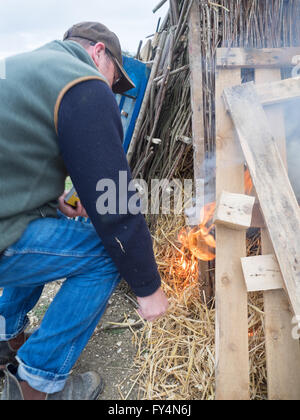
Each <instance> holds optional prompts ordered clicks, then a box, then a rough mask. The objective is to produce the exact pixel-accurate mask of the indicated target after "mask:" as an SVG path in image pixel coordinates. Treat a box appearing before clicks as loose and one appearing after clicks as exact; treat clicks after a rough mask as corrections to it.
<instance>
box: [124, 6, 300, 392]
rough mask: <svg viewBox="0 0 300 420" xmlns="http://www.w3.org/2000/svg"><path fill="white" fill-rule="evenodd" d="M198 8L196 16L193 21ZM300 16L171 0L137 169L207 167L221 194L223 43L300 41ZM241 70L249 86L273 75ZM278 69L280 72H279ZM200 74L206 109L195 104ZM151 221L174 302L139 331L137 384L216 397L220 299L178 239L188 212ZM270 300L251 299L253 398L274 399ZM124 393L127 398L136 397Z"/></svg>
mask: <svg viewBox="0 0 300 420" xmlns="http://www.w3.org/2000/svg"><path fill="white" fill-rule="evenodd" d="M163 3H165V1H162V2H160V3H159V5H160V4H163ZM159 5H158V7H159ZM191 10H193V12H194V13H196V14H194V15H193V16H194V21H193V20H192V18H191ZM195 16H197V18H196V21H195ZM299 23H300V2H299V1H297V0H252V1H249V0H215V1H214V2H212V1H209V0H178V1H176V0H172V1H171V0H170V9H169V13H168V15H167V16H166V18H165V19H164V21H163V22H162V23H161V24H160V25H159V28H158V30H157V32H156V33H155V35H154V37H153V40H152V42H151V41H148V43H147V44H146V45H145V47H144V48H143V49H141V50H139V53H138V54H139V58H140V59H143V60H144V61H146V62H149V63H150V65H152V71H151V76H150V81H149V85H148V89H147V92H146V95H145V100H144V104H143V107H142V110H141V113H140V116H139V119H138V121H137V124H136V129H135V132H134V135H133V141H132V144H131V148H130V150H129V154H128V158H129V161H130V165H131V168H132V171H133V174H134V176H135V177H137V178H139V177H141V178H143V179H145V180H146V181H147V182H148V183H149V184H150V181H151V179H152V178H159V179H163V178H165V179H168V180H169V181H170V180H172V178H175V177H176V178H192V177H193V176H196V174H198V175H199V174H201V176H202V177H203V178H205V199H206V202H209V201H211V200H213V201H215V196H216V178H215V177H216V173H215V172H216V149H217V147H216V144H217V142H216V138H217V136H218V132H219V130H220V126H219V124H220V113H219V109H217V107H218V106H219V102H218V101H219V99H218V98H216V96H217V94H218V89H219V87H218V86H220V85H218V83H219V82H216V79H217V73H218V72H220V71H221V67H220V65H217V60H218V58H217V50H218V49H220V48H224V49H225V48H226V49H227V50H226V51H227V52H225V60H227V58H228V54H229V52H230V49H231V48H251V49H262V48H284V47H298V46H300V24H299ZM195 26H196V27H197V28H198V32H197V31H196V33H198V35H197V36H198V37H199V38H200V39H199V38H198V41H197V42H198V46H199V50H200V52H201V63H200V67H198V69H200V72H198V74H196V75H197V77H196V78H195V68H193V66H194V60H193V53H194V49H192V48H191V33H192V28H193V27H195ZM224 51H225V50H224ZM226 54H227V55H226ZM223 58H224V57H223ZM244 67H245V68H243V69H242V71H241V75H242V77H241V79H240V82H242V83H244V82H248V81H251V80H253V79H254V78H255V76H256V77H257V78H262V76H263V75H265V74H266V73H264V71H262V72H255V71H254V70H253V69H251V67H250V68H249V67H247V66H244ZM291 68H292V65H291V66H285V68H284V69H282V77H283V78H285V77H290V73H291ZM239 71H240V69H239ZM193 72H194V76H193ZM271 75H272V77H273V76H274V71H273V73H271ZM197 81H198V82H199V83H198V89H197V91H198V90H200V92H201V94H200V97H198V101H200V102H201V103H202V107H200V109H197V110H195V109H193V99H194V98H195V96H194V95H195V85H196V86H197ZM240 82H237V83H236V84H238V83H240ZM193 84H194V85H193ZM198 95H199V93H198ZM196 114H197V118H198V122H199V121H200V120H201V121H200V122H201V124H200V125H199V126H198V127H196V125H195V115H196ZM193 118H194V119H193ZM218 118H219V121H218V120H217V119H218ZM224 118H225V117H224ZM197 130H198V131H197ZM193 146H194V147H193ZM217 160H218V157H217ZM217 188H218V187H217ZM148 221H149V225H150V227H151V229H152V233H153V239H154V246H155V251H156V257H157V261H158V265H159V269H160V272H161V275H162V278H163V282H164V287H165V289H166V291H167V293H168V295H169V296H170V300H171V302H172V304H171V309H170V313H169V314H168V316H167V317H166V318H164V319H162V320H160V321H158V322H156V323H155V324H154V325H152V326H151V325H149V324H145V326H144V329H143V330H142V331H141V332H135V331H133V333H134V337H135V341H136V343H137V346H138V355H137V360H136V363H137V365H138V366H139V367H140V371H139V374H138V375H137V376H136V377H135V378H133V381H134V383H138V384H139V385H140V398H145V399H213V398H215V397H216V390H215V388H216V378H215V362H216V351H215V346H216V344H215V324H216V319H215V316H216V313H215V306H214V302H212V304H211V305H207V301H206V299H207V296H205V295H204V293H203V290H204V289H203V287H199V281H198V280H199V277H198V269H199V265H196V266H195V260H194V259H193V255H192V253H191V252H190V250H188V249H184V247H182V244H181V243H180V241H179V240H178V233H179V231H180V229H181V228H182V227H183V226H184V223H185V221H184V218H183V217H179V216H176V217H175V216H172V215H171V216H151V217H149V218H148ZM211 233H213V231H211ZM264 235H265V233H264V234H263V246H264V247H265V248H266V239H265V236H264ZM219 243H220V242H219ZM217 245H218V243H217ZM261 245H262V244H261V235H260V232H259V231H257V230H256V231H255V233H254V234H253V235H252V236H251V237H249V238H248V241H247V249H246V250H245V252H246V254H247V255H259V254H260V253H261V249H262V246H261ZM224 246H225V245H224ZM217 250H218V248H217ZM214 269H215V267H214V263H213V262H211V263H209V265H208V266H206V270H207V272H208V273H209V276H210V279H213V280H214V272H215V271H214ZM200 270H201V265H200ZM208 297H211V296H208ZM265 299H266V298H265V295H263V294H262V293H260V294H257V293H256V294H250V295H248V303H246V309H247V318H248V340H249V361H250V364H249V371H250V397H251V399H266V398H268V389H267V384H268V379H269V381H270V378H268V373H267V372H268V368H267V361H266V359H267V354H266V351H265V344H266V342H268V341H269V337H268V336H267V337H266V330H265V328H266V324H265V316H266V313H265V307H264V304H265V303H266V301H265ZM233 328H234V327H233ZM269 370H270V369H269ZM247 372H248V371H247ZM246 394H247V392H246V393H244V394H243V395H246ZM274 395H275V394H274ZM122 397H124V398H126V397H127V398H130V395H127V396H122ZM269 397H270V390H269Z"/></svg>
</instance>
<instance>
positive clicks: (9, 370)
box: [1, 365, 104, 401]
mask: <svg viewBox="0 0 300 420" xmlns="http://www.w3.org/2000/svg"><path fill="white" fill-rule="evenodd" d="M4 373H5V383H4V390H3V392H2V396H1V401H19V400H25V399H31V400H33V399H44V400H48V401H55V400H58V401H59V400H61V401H75V400H79V401H80V400H85V401H88V400H96V399H97V398H98V397H99V395H100V394H101V392H102V391H103V388H104V384H103V381H102V379H101V377H100V376H99V375H98V374H97V373H96V372H87V373H83V374H81V375H72V376H70V377H69V379H68V380H67V382H66V385H65V387H64V389H63V390H62V391H60V392H57V393H55V394H42V393H39V394H40V396H41V397H40V398H34V397H33V395H34V394H35V393H37V394H38V391H35V390H33V389H32V388H30V387H29V385H28V384H27V383H25V384H26V388H25V387H24V382H22V381H20V380H18V379H17V376H16V375H17V368H16V367H15V366H13V365H7V366H6V368H5V369H4ZM22 388H23V389H24V390H25V389H26V394H27V397H26V396H25V395H24V394H25V392H23V389H22ZM28 388H30V391H31V395H32V397H30V396H29V397H28V395H30V391H29V392H28Z"/></svg>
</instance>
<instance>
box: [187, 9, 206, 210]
mask: <svg viewBox="0 0 300 420" xmlns="http://www.w3.org/2000/svg"><path fill="white" fill-rule="evenodd" d="M189 28H190V30H189V62H190V70H191V78H190V84H191V106H192V113H193V115H192V131H193V146H194V173H195V179H204V177H205V167H204V163H205V145H204V123H203V90H202V63H201V45H200V12H199V7H198V4H197V2H196V1H194V4H193V6H192V9H191V13H190V20H189ZM199 185H201V184H199ZM198 192H199V194H200V196H202V200H203V204H204V183H203V184H202V190H201V191H198Z"/></svg>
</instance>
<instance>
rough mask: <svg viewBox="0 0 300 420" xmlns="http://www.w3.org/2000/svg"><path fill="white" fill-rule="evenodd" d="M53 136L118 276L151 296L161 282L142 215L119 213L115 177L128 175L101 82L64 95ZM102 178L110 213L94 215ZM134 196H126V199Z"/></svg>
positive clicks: (112, 105)
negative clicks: (111, 200)
mask: <svg viewBox="0 0 300 420" xmlns="http://www.w3.org/2000/svg"><path fill="white" fill-rule="evenodd" d="M58 138H59V144H60V148H61V153H62V156H63V160H64V163H65V165H66V168H67V170H68V172H69V174H70V176H71V179H72V181H73V184H74V187H75V189H76V191H77V193H78V195H79V197H80V200H81V202H82V204H83V206H84V207H85V209H86V211H87V213H88V215H89V217H90V219H91V221H92V223H93V225H94V227H95V229H96V231H97V233H98V235H99V237H100V238H101V240H102V242H103V244H104V246H105V247H106V249H107V251H108V253H109V254H110V256H111V258H112V260H113V261H114V263H115V264H116V266H117V268H118V270H119V272H120V274H121V276H122V277H123V278H124V279H125V280H126V281H127V282H128V284H129V285H130V286H131V288H132V290H133V291H134V292H135V294H136V295H137V296H139V297H145V296H149V295H151V294H152V293H154V292H155V291H156V290H157V289H158V288H159V287H160V285H161V279H160V275H159V273H158V269H157V265H156V262H155V258H154V253H153V246H152V240H151V236H150V232H149V230H148V227H147V224H146V222H145V219H144V216H143V215H142V214H137V215H133V214H130V213H129V212H127V214H121V213H124V211H123V210H124V209H123V210H122V211H121V212H120V211H119V173H120V171H123V172H126V173H127V186H128V184H129V182H130V181H131V174H130V169H129V166H128V163H127V159H126V155H125V152H124V150H123V146H122V139H123V129H122V124H121V118H120V111H119V108H118V106H117V103H116V100H115V97H114V95H113V93H112V91H111V90H110V88H109V87H108V86H107V85H106V84H105V83H103V82H101V81H98V80H90V81H86V82H83V83H80V84H78V85H76V86H74V87H72V88H71V89H70V90H69V91H68V92H67V93H66V94H65V96H64V98H63V100H62V102H61V105H60V109H59V114H58ZM103 179H110V180H112V181H113V182H114V185H115V186H116V192H117V197H116V204H117V205H116V210H117V212H116V214H106V215H101V214H99V213H98V211H97V206H96V205H97V200H98V199H99V197H100V195H101V194H102V193H101V192H99V191H97V190H96V186H97V184H98V182H99V181H100V180H103ZM123 192H124V191H123ZM121 193H122V191H121ZM135 193H136V192H128V200H129V199H130V197H131V196H132V195H133V194H135Z"/></svg>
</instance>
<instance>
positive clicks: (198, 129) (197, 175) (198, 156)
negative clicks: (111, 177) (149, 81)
mask: <svg viewBox="0 0 300 420" xmlns="http://www.w3.org/2000/svg"><path fill="white" fill-rule="evenodd" d="M189 62H190V70H191V78H190V83H191V105H192V112H193V115H192V130H193V147H194V179H195V186H196V191H195V192H196V198H197V199H198V200H197V201H198V202H197V203H196V206H202V205H204V204H205V191H204V178H205V145H204V121H203V88H202V86H203V85H202V63H201V43H200V11H199V4H198V1H197V0H194V2H193V5H192V8H191V12H190V18H189ZM199 180H200V181H201V180H202V182H199ZM199 214H200V212H199ZM198 265H199V272H200V276H201V283H202V284H203V290H204V292H205V295H206V298H207V299H210V298H211V297H212V296H211V294H212V291H211V285H210V276H209V271H208V263H207V262H205V261H199V263H198Z"/></svg>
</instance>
